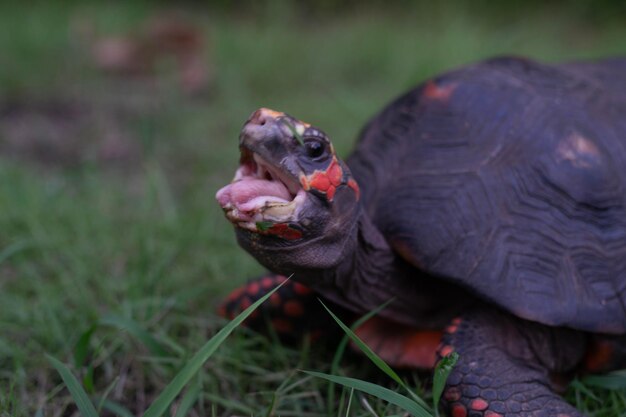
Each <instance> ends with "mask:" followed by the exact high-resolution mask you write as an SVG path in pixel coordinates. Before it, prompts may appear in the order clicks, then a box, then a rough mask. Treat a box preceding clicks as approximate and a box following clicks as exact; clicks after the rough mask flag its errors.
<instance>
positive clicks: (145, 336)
mask: <svg viewBox="0 0 626 417" xmlns="http://www.w3.org/2000/svg"><path fill="white" fill-rule="evenodd" d="M99 324H100V325H102V326H111V327H116V328H118V329H121V330H126V331H127V332H128V333H130V334H131V335H133V336H134V337H135V338H136V339H137V340H139V341H140V342H141V343H142V344H143V345H144V346H145V347H147V348H148V350H149V351H150V353H152V354H153V355H155V356H159V357H164V356H167V355H168V354H167V350H166V349H165V348H164V347H163V346H162V345H161V343H159V342H158V341H157V340H156V339H155V338H154V336H152V335H151V334H150V332H148V331H147V330H146V329H144V328H143V327H142V326H141V325H140V324H139V323H137V322H136V321H134V320H131V319H129V318H126V317H121V316H115V315H108V316H105V317H103V318H101V319H100V321H99Z"/></svg>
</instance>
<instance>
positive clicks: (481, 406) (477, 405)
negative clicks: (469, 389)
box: [470, 398, 489, 411]
mask: <svg viewBox="0 0 626 417" xmlns="http://www.w3.org/2000/svg"><path fill="white" fill-rule="evenodd" d="M487 407H489V403H487V401H485V400H483V399H482V398H476V399H475V400H472V402H471V403H470V408H471V409H472V410H476V411H484V410H486V409H487Z"/></svg>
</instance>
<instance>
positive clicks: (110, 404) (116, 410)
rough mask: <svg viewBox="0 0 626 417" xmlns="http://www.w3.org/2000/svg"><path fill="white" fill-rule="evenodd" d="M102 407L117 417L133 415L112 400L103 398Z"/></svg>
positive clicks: (132, 416)
mask: <svg viewBox="0 0 626 417" xmlns="http://www.w3.org/2000/svg"><path fill="white" fill-rule="evenodd" d="M102 408H104V409H105V410H107V411H109V412H111V413H113V414H115V415H116V416H119V417H135V416H134V414H133V413H131V412H130V411H129V410H128V409H127V408H126V407H124V406H123V405H121V404H118V403H117V402H115V401H112V400H106V399H105V400H104V401H103V402H102Z"/></svg>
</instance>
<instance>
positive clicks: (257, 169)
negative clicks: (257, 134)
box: [216, 148, 306, 232]
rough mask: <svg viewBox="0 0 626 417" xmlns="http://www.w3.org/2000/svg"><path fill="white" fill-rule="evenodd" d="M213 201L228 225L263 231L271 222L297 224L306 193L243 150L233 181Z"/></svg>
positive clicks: (252, 154)
mask: <svg viewBox="0 0 626 417" xmlns="http://www.w3.org/2000/svg"><path fill="white" fill-rule="evenodd" d="M216 198H217V201H218V202H219V204H220V206H221V207H222V209H223V210H224V211H225V213H226V217H227V218H228V219H229V220H230V221H231V222H232V223H234V224H235V225H237V226H238V227H241V228H244V229H248V230H250V231H253V232H263V231H265V230H266V229H267V228H268V227H269V226H271V225H273V224H275V223H289V222H295V221H297V218H298V212H299V208H300V207H301V206H302V203H303V202H304V200H305V198H306V192H305V191H304V190H303V189H302V186H301V185H300V183H299V182H298V181H297V180H296V179H295V178H293V177H292V176H291V175H289V174H287V173H285V172H283V171H281V170H280V169H279V168H277V167H275V166H272V165H271V164H269V163H268V162H267V161H265V160H264V159H263V158H262V157H261V156H260V155H258V154H257V153H254V152H252V151H251V150H249V149H246V148H243V149H242V153H241V159H240V166H239V168H238V169H237V172H236V173H235V178H234V179H233V181H232V182H231V183H230V184H228V185H227V186H225V187H223V188H222V189H220V190H219V191H218V192H217V195H216Z"/></svg>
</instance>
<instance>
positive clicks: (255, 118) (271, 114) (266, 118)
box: [248, 108, 283, 126]
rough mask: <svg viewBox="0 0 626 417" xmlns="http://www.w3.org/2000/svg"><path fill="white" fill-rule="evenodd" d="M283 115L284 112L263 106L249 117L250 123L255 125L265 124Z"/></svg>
mask: <svg viewBox="0 0 626 417" xmlns="http://www.w3.org/2000/svg"><path fill="white" fill-rule="evenodd" d="M282 115H283V113H280V112H277V111H274V110H270V109H265V108H261V109H259V110H257V111H255V112H254V113H252V115H251V116H250V118H249V119H248V123H249V124H253V125H258V126H265V125H266V124H267V123H269V122H270V121H272V120H274V119H276V118H278V117H280V116H282Z"/></svg>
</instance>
